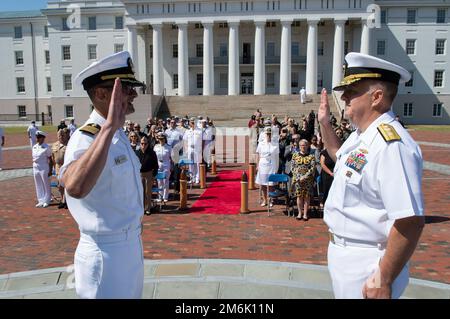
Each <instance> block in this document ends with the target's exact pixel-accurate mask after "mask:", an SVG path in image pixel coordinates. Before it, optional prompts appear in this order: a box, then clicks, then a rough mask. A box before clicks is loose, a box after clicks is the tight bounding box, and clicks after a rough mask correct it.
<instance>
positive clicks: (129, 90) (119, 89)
mask: <svg viewBox="0 0 450 319" xmlns="http://www.w3.org/2000/svg"><path fill="white" fill-rule="evenodd" d="M76 83H77V85H83V87H84V89H85V90H86V91H87V93H88V95H89V97H90V99H91V101H92V104H93V105H94V110H93V111H92V113H91V115H90V117H89V119H88V120H87V121H86V123H85V124H84V125H83V126H82V127H80V128H79V129H77V130H76V131H75V132H74V133H73V135H72V137H71V138H70V141H69V144H68V146H67V150H66V154H65V161H64V165H63V167H62V168H61V172H60V177H61V181H62V184H63V186H64V187H65V191H66V200H67V205H68V207H69V209H70V212H71V214H72V216H73V217H74V219H75V221H76V222H77V223H78V227H79V229H80V241H79V243H78V247H77V249H76V252H75V287H76V292H77V294H78V296H79V297H80V298H141V297H142V288H143V278H144V277H143V275H144V261H143V250H142V240H141V232H142V226H141V219H142V216H143V214H144V207H143V203H144V200H143V186H142V182H141V175H140V167H141V164H140V162H139V159H138V158H137V156H136V155H135V154H134V152H133V150H132V149H131V146H130V143H129V141H128V138H127V136H126V135H125V133H124V131H123V128H122V127H123V125H124V123H125V115H127V114H130V113H133V112H134V107H133V104H132V103H133V100H134V98H136V96H137V92H136V89H135V87H139V86H140V87H142V86H144V84H143V83H141V82H139V81H137V80H136V78H135V76H134V71H133V65H132V61H131V57H130V54H129V53H128V52H127V51H123V52H120V53H116V54H113V55H110V56H107V57H105V58H104V59H102V60H100V61H98V62H94V63H93V64H91V65H90V66H89V67H88V68H86V69H85V70H83V71H81V73H79V74H78V76H77V77H76Z"/></svg>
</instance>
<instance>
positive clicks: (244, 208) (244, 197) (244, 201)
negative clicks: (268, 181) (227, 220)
mask: <svg viewBox="0 0 450 319" xmlns="http://www.w3.org/2000/svg"><path fill="white" fill-rule="evenodd" d="M249 212H250V211H249V210H248V179H247V173H246V172H245V171H244V172H243V173H242V178H241V209H240V213H241V214H248V213H249Z"/></svg>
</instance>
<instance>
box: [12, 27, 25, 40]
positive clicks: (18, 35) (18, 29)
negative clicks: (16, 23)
mask: <svg viewBox="0 0 450 319" xmlns="http://www.w3.org/2000/svg"><path fill="white" fill-rule="evenodd" d="M22 37H23V34H22V27H14V39H22Z"/></svg>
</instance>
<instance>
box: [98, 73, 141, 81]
mask: <svg viewBox="0 0 450 319" xmlns="http://www.w3.org/2000/svg"><path fill="white" fill-rule="evenodd" d="M115 78H119V79H130V80H136V78H135V76H134V74H111V75H104V76H102V77H100V79H102V81H106V80H113V79H115Z"/></svg>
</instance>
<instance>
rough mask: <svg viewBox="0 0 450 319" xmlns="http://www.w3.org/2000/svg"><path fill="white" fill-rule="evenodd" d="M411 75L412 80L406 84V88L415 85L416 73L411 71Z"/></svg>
mask: <svg viewBox="0 0 450 319" xmlns="http://www.w3.org/2000/svg"><path fill="white" fill-rule="evenodd" d="M409 73H411V79H409V81H408V82H406V83H405V87H412V86H413V85H414V71H409Z"/></svg>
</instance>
